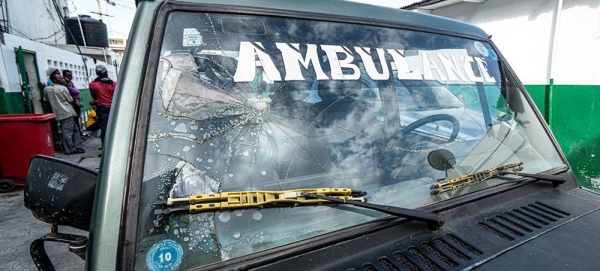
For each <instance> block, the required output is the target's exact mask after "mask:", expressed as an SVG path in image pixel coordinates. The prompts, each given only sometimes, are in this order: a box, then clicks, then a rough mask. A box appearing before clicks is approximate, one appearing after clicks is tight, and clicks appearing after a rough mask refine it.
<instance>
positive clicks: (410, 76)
mask: <svg viewBox="0 0 600 271" xmlns="http://www.w3.org/2000/svg"><path fill="white" fill-rule="evenodd" d="M387 52H388V54H390V55H391V56H392V59H393V60H394V63H395V65H396V70H397V71H398V79H400V80H423V76H422V75H421V71H420V70H419V69H418V68H417V69H415V70H414V71H412V72H411V71H410V69H409V67H408V63H406V59H405V58H404V52H403V51H402V50H394V49H388V50H387Z"/></svg>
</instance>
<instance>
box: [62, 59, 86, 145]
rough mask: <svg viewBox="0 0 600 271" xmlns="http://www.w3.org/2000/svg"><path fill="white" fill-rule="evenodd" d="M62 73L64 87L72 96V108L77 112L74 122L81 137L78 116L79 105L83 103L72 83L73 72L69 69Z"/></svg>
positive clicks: (79, 112)
mask: <svg viewBox="0 0 600 271" xmlns="http://www.w3.org/2000/svg"><path fill="white" fill-rule="evenodd" d="M62 75H63V77H64V78H65V82H66V87H67V89H68V90H69V93H70V94H71V97H73V103H71V105H73V109H75V114H77V116H75V124H77V128H79V129H78V130H79V135H80V136H82V137H83V132H82V130H81V124H80V123H79V117H80V116H81V107H82V106H83V104H82V103H81V93H80V92H79V89H77V87H76V86H75V84H74V83H73V73H71V71H70V70H63V71H62Z"/></svg>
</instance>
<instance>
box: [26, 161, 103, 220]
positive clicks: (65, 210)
mask: <svg viewBox="0 0 600 271" xmlns="http://www.w3.org/2000/svg"><path fill="white" fill-rule="evenodd" d="M97 177H98V173H97V172H95V171H93V170H91V169H87V168H84V167H81V166H79V165H77V164H75V163H72V162H70V161H65V160H61V159H58V158H55V157H50V156H45V155H36V156H34V157H32V158H31V160H30V162H29V170H28V172H27V177H26V180H25V189H24V201H25V207H27V208H28V209H30V210H31V212H32V213H33V216H35V218H37V219H39V220H41V221H44V222H46V223H49V224H52V225H65V226H70V227H74V228H77V229H81V230H85V231H89V229H90V221H91V218H92V208H93V204H94V196H95V189H96V179H97Z"/></svg>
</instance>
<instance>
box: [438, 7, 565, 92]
mask: <svg viewBox="0 0 600 271" xmlns="http://www.w3.org/2000/svg"><path fill="white" fill-rule="evenodd" d="M556 3H557V0H488V1H486V2H485V3H483V4H474V3H461V4H456V5H452V6H448V7H445V8H441V9H436V10H434V11H433V14H435V15H440V16H444V17H449V18H454V19H457V20H460V21H464V22H468V23H471V24H474V25H477V26H479V27H481V28H482V29H483V30H485V31H486V32H487V33H488V34H490V35H492V40H493V41H494V43H496V45H497V46H498V48H499V49H500V52H502V54H503V55H504V57H506V59H507V60H508V62H509V63H511V67H513V69H515V71H516V73H517V74H518V76H519V78H520V79H521V80H522V81H523V82H524V83H525V84H547V83H548V80H549V69H548V63H549V59H550V47H549V44H550V42H551V26H552V20H553V14H554V9H555V7H556Z"/></svg>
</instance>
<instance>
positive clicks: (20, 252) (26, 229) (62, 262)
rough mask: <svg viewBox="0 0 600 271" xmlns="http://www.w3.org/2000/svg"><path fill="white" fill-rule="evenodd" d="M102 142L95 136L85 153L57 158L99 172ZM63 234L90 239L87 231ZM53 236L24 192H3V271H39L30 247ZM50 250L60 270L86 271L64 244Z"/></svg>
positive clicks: (0, 264)
mask: <svg viewBox="0 0 600 271" xmlns="http://www.w3.org/2000/svg"><path fill="white" fill-rule="evenodd" d="M100 146H101V143H100V139H99V138H97V137H91V138H88V139H86V140H85V141H84V146H83V147H84V149H85V150H86V152H85V153H82V154H73V155H64V154H61V153H57V154H56V157H59V158H61V159H66V160H70V161H73V162H75V163H77V164H79V165H81V166H84V167H87V168H90V169H93V170H96V171H97V170H98V167H99V165H100V159H101V158H100V157H98V155H99V154H100V153H101V152H102V151H101V150H99V148H100ZM59 232H64V233H72V234H78V235H85V236H87V232H85V231H81V230H78V229H74V228H71V227H65V226H59ZM48 233H50V225H49V224H46V223H44V222H42V221H39V220H37V219H36V218H34V217H33V215H32V214H31V211H30V210H29V209H27V208H25V206H24V204H23V189H22V188H17V190H15V191H13V192H10V193H3V194H2V193H0V244H2V246H0V270H19V271H21V270H37V269H36V267H35V265H34V264H33V261H32V260H31V257H30V256H29V245H30V244H31V242H32V241H34V240H35V239H37V238H39V237H42V236H43V235H45V234H48ZM46 251H47V252H48V256H49V257H50V259H51V260H52V263H53V264H54V267H55V268H56V270H69V271H74V270H83V269H84V264H85V262H84V261H83V260H82V259H81V258H79V257H78V256H77V255H75V254H73V253H71V252H69V249H68V245H67V244H63V243H51V242H47V243H46Z"/></svg>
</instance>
